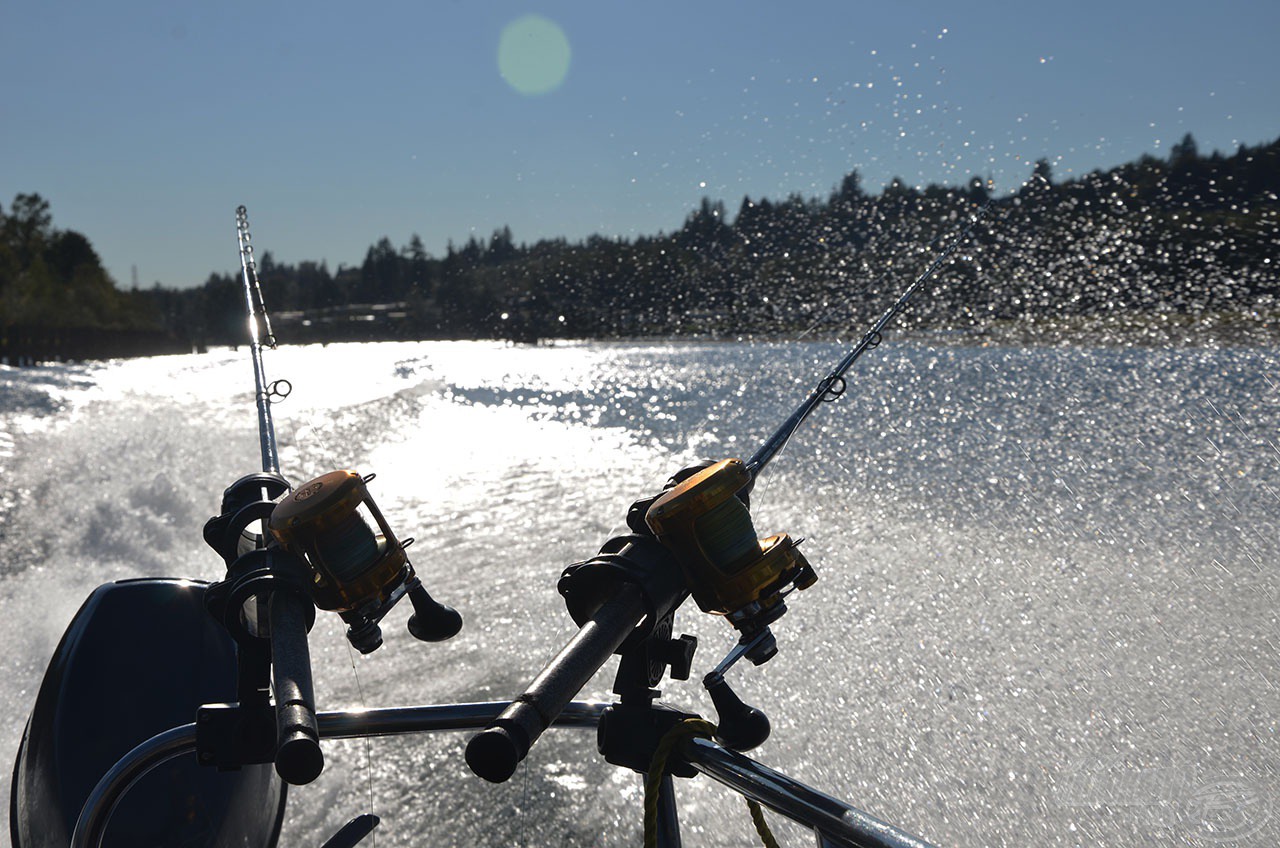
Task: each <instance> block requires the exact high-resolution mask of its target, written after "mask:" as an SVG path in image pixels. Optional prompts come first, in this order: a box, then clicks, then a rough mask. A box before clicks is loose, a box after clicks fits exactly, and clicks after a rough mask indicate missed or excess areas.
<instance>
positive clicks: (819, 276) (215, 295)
mask: <svg viewBox="0 0 1280 848" xmlns="http://www.w3.org/2000/svg"><path fill="white" fill-rule="evenodd" d="M988 203H990V206H989V207H987V211H986V213H985V218H984V219H983V221H982V222H981V223H980V224H979V225H978V226H977V227H976V228H975V230H974V232H973V234H972V235H971V237H970V238H969V239H967V240H966V241H965V242H964V243H963V244H962V245H961V247H960V249H958V250H957V251H956V252H955V253H954V254H953V255H952V256H951V257H950V258H949V259H948V260H947V261H946V262H945V263H944V264H943V266H942V267H941V268H940V269H939V270H938V272H937V274H936V276H935V277H934V279H933V280H932V281H931V282H930V284H929V285H927V286H926V287H925V288H924V289H923V290H922V291H920V292H919V293H918V294H917V295H916V297H915V298H914V299H913V300H912V303H911V307H910V309H909V310H908V311H907V312H906V313H905V314H904V315H902V316H899V317H898V318H896V319H895V320H894V322H893V323H892V324H891V325H890V327H889V330H890V331H892V332H893V333H906V334H909V335H912V336H917V337H921V338H930V339H936V340H938V343H954V342H963V343H966V344H973V343H980V344H1106V345H1111V344H1128V345H1163V346H1169V345H1173V346H1186V345H1215V346H1216V345H1260V344H1269V345H1274V344H1276V343H1277V341H1280V300H1278V299H1277V297H1278V296H1280V268H1278V267H1277V266H1280V139H1278V140H1277V141H1275V142H1272V143H1269V144H1264V145H1259V146H1256V147H1248V146H1242V147H1240V148H1239V149H1238V150H1237V151H1236V152H1235V153H1233V154H1231V155H1229V156H1228V155H1223V154H1221V153H1218V152H1214V153H1213V154H1211V155H1201V154H1200V153H1199V152H1198V150H1197V147H1196V143H1195V140H1194V138H1192V136H1191V135H1189V134H1188V135H1187V136H1185V137H1184V138H1183V140H1182V141H1181V142H1180V143H1178V144H1176V145H1174V146H1173V148H1172V150H1171V152H1170V154H1169V156H1168V157H1167V158H1165V159H1156V158H1154V157H1151V156H1144V157H1142V158H1141V159H1139V160H1137V161H1135V162H1132V163H1129V164H1126V165H1122V166H1119V167H1116V168H1113V169H1111V170H1109V171H1094V172H1092V173H1089V174H1087V175H1084V176H1079V177H1073V178H1072V179H1069V180H1066V181H1062V182H1055V181H1054V175H1053V173H1052V168H1051V165H1050V163H1049V162H1048V160H1043V159H1042V160H1040V161H1039V162H1036V163H1035V164H1034V166H1033V168H1032V174H1031V178H1030V179H1029V180H1028V182H1027V183H1026V184H1025V185H1024V186H1022V187H1021V188H1020V189H1018V190H1017V191H1015V192H1013V193H1011V194H1008V195H1006V196H1001V197H992V195H991V194H990V188H989V185H988V183H987V181H985V180H984V179H982V178H981V177H974V178H973V179H971V180H970V181H969V183H968V184H967V185H965V186H961V187H952V186H939V185H930V186H927V187H923V188H921V187H914V186H908V185H906V184H905V183H903V182H902V181H901V180H897V179H895V180H894V181H892V182H891V183H890V184H889V185H888V186H886V187H885V188H884V190H883V191H882V192H881V193H880V194H878V195H870V194H867V193H866V192H865V191H863V189H862V186H861V180H860V177H859V175H858V174H857V172H856V171H855V172H852V173H850V174H848V175H846V176H845V177H844V178H843V180H842V181H841V183H840V185H839V186H837V187H836V188H835V189H833V190H832V192H831V193H830V195H829V196H827V197H825V198H803V197H801V196H799V195H792V196H790V197H788V198H786V199H783V200H769V199H764V198H760V199H752V198H749V197H746V198H743V199H742V201H741V203H740V204H739V207H738V210H737V213H736V214H735V215H734V216H732V220H730V218H729V215H728V214H727V213H726V210H725V205H724V203H723V202H721V201H712V200H711V199H709V198H704V199H703V200H702V202H701V204H700V206H699V208H698V209H696V210H694V211H693V212H691V213H690V214H689V216H688V217H687V218H686V220H685V222H684V224H683V226H682V227H681V228H680V229H679V230H677V231H675V232H672V233H659V234H658V235H656V236H643V237H637V238H634V239H621V238H606V237H602V236H590V237H588V238H586V239H585V240H582V241H579V242H569V241H567V240H566V239H562V238H561V239H546V240H542V241H538V242H536V243H534V244H525V243H520V244H517V243H516V242H515V240H514V237H513V235H512V233H511V232H510V230H509V229H507V228H505V227H504V228H502V229H499V230H497V231H495V232H494V234H493V235H492V237H491V238H490V239H488V240H481V239H478V238H476V237H472V238H470V239H469V240H468V241H467V242H466V244H464V245H462V246H458V245H455V244H453V243H452V242H450V243H449V245H448V248H447V250H446V253H445V255H444V256H442V257H435V256H432V255H431V254H430V253H428V252H427V251H426V250H425V248H424V247H423V243H422V240H421V238H420V237H418V236H417V235H414V236H413V237H412V238H411V239H410V241H409V242H408V244H406V245H404V246H402V247H399V248H397V247H395V246H394V245H393V244H392V243H391V241H390V239H388V238H385V237H384V238H382V239H380V240H379V241H378V242H377V244H375V245H373V246H371V247H370V248H369V249H368V252H367V253H366V256H365V259H364V261H363V263H361V265H359V266H353V267H347V266H339V268H338V269H337V270H336V271H330V269H329V268H328V266H327V264H326V263H325V262H324V261H319V262H313V261H304V262H300V263H297V264H296V265H288V264H283V263H277V262H276V261H275V260H274V258H273V257H272V255H271V254H270V252H265V253H263V254H261V256H260V258H259V261H258V271H259V276H260V278H261V279H262V281H263V286H264V289H265V294H266V298H267V307H268V309H269V311H270V312H271V315H272V322H273V325H274V328H275V331H276V335H277V337H278V338H279V339H280V340H281V342H282V343H301V344H305V343H313V342H321V343H327V342H341V341H374V340H408V339H506V340H509V341H513V342H519V343H537V342H540V341H541V342H547V341H554V340H556V339H619V340H620V339H649V340H658V339H675V340H688V341H695V340H707V339H778V340H781V339H788V338H789V339H796V338H804V339H812V340H823V339H826V340H830V339H841V340H853V339H856V338H857V336H858V335H860V334H861V333H862V332H864V331H865V329H866V327H868V326H869V325H870V324H871V323H872V322H873V321H874V320H875V319H876V318H877V317H879V316H880V315H881V314H882V313H883V311H884V310H885V309H886V308H887V307H888V306H889V305H890V304H891V303H892V302H893V301H894V300H896V298H897V296H898V294H899V293H900V292H901V291H902V290H903V289H905V288H906V287H907V286H908V285H910V283H911V282H912V280H914V279H915V278H916V277H917V276H918V275H919V274H920V273H921V272H923V270H924V269H925V268H926V267H928V265H929V264H930V262H932V261H933V259H934V258H935V257H936V256H937V255H938V254H939V253H940V252H941V251H942V250H943V248H944V247H945V246H946V245H947V244H948V243H949V242H950V241H951V240H952V239H953V238H954V237H955V235H956V234H957V233H958V232H960V231H961V230H962V229H963V227H964V225H965V223H966V222H967V221H968V220H970V219H971V218H972V216H974V215H975V214H977V213H978V212H979V210H981V209H983V208H984V207H986V206H987V204H988ZM244 309H245V307H244V298H243V286H242V283H241V280H240V277H239V273H238V272H237V273H218V272H215V273H212V274H210V276H209V277H208V279H207V280H206V281H205V282H204V283H203V284H202V285H199V286H195V287H192V288H183V289H177V288H165V287H163V286H161V285H160V284H157V285H156V286H155V287H154V288H151V289H137V288H134V289H131V290H129V291H122V290H120V289H118V288H117V287H116V285H115V282H114V281H113V280H112V279H111V278H110V276H109V275H108V274H107V273H106V271H105V270H104V269H103V267H102V264H101V261H100V260H99V258H98V256H97V254H96V252H95V251H94V250H93V247H92V245H91V243H90V242H89V240H88V238H86V237H85V236H83V235H81V234H80V233H76V232H73V231H68V230H58V229H55V228H54V227H53V219H52V214H51V211H50V208H49V204H48V202H47V201H45V200H44V199H43V198H41V197H40V196H39V195H38V194H19V195H17V197H16V198H15V200H14V201H13V203H12V205H11V206H10V208H9V209H7V210H6V209H4V208H3V207H0V362H3V363H8V364H19V363H24V362H39V361H64V360H78V359H100V358H117V357H123V356H139V355H157V354H164V353H179V352H190V351H192V350H199V349H202V348H204V347H206V346H210V345H234V344H236V343H238V342H241V341H243V340H242V338H241V336H242V334H243V325H244Z"/></svg>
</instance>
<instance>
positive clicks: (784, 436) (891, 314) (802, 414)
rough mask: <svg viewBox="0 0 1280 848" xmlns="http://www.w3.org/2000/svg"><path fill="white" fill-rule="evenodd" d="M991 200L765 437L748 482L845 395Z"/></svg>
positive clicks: (751, 464)
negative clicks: (824, 407) (814, 416)
mask: <svg viewBox="0 0 1280 848" xmlns="http://www.w3.org/2000/svg"><path fill="white" fill-rule="evenodd" d="M991 203H992V201H991V200H990V199H988V200H987V202H986V203H985V204H983V206H982V208H981V209H979V210H978V212H977V214H976V215H974V216H973V218H971V219H970V220H969V223H968V225H967V226H965V228H964V229H963V230H961V231H960V232H959V233H958V234H957V235H956V237H955V238H953V239H952V240H951V242H950V243H949V244H948V245H947V246H946V248H945V249H944V250H943V251H942V252H941V253H939V254H938V255H937V256H936V257H935V258H934V260H933V262H932V263H930V265H929V267H928V268H926V269H925V270H924V273H922V274H921V275H920V276H918V277H916V279H915V281H914V282H912V283H911V285H909V286H907V288H906V289H905V290H904V291H903V292H902V294H901V295H899V296H898V299H897V300H896V301H895V302H894V303H893V305H892V306H890V307H889V308H888V309H886V310H885V311H884V314H883V315H881V316H880V318H879V319H878V320H877V321H876V322H875V323H874V324H872V325H871V328H870V329H869V330H867V332H866V333H864V334H863V336H862V338H861V339H860V340H859V341H858V343H857V344H856V345H854V346H853V348H852V349H851V350H850V351H849V352H848V353H847V354H845V356H844V358H843V359H841V360H840V362H839V363H838V364H837V365H836V367H835V368H834V369H832V371H831V373H830V374H828V375H827V376H825V377H823V378H822V379H821V380H820V381H819V382H818V385H817V386H816V387H815V388H814V390H813V391H812V392H810V393H809V396H808V397H806V398H805V399H804V401H803V402H801V404H800V405H799V406H797V407H796V409H795V412H793V413H791V416H790V417H789V418H787V420H786V421H784V422H783V423H782V425H781V426H780V427H778V429H777V430H775V431H774V432H773V434H772V435H770V436H769V437H768V438H767V439H765V441H764V444H763V445H761V446H760V448H759V449H758V450H757V451H756V452H755V453H754V454H752V455H751V458H750V459H748V460H747V462H746V470H747V474H748V475H749V476H750V478H751V481H750V483H749V484H748V485H754V484H755V480H756V477H758V476H759V475H760V472H761V471H763V470H764V467H765V466H766V465H768V464H769V462H770V461H771V460H772V459H773V458H774V457H775V456H777V455H778V454H779V453H780V452H781V451H782V449H783V448H784V447H786V445H787V442H789V441H790V440H791V437H792V436H793V435H795V432H796V430H798V429H800V425H801V424H803V423H804V420H805V419H806V418H808V417H809V415H810V414H811V413H812V412H813V411H814V410H815V409H817V408H818V404H820V403H824V402H827V401H833V400H836V399H837V398H839V397H840V396H841V395H843V394H844V392H845V388H846V384H845V380H844V375H845V373H846V372H847V371H848V370H849V369H850V368H852V367H853V364H854V363H855V362H857V361H858V358H859V357H860V356H862V354H864V353H866V352H867V351H868V350H871V349H872V348H874V347H877V346H878V345H879V344H880V342H881V340H882V338H883V335H882V334H883V333H884V329H885V327H886V326H888V324H889V322H890V321H892V320H893V319H894V318H896V317H897V316H898V315H901V314H902V312H903V311H904V310H906V308H907V304H908V303H909V302H910V300H911V297H912V295H914V294H915V293H916V292H917V291H918V290H919V289H920V287H921V286H923V285H924V284H925V283H926V282H928V281H929V279H930V278H932V277H933V275H934V274H936V273H937V271H938V269H939V268H941V267H942V263H943V262H945V261H946V260H947V259H948V257H950V256H951V254H952V253H955V251H956V250H957V249H958V248H959V247H960V245H961V244H963V243H964V241H965V240H966V239H967V238H968V237H969V234H970V233H971V232H973V229H974V227H976V226H977V225H978V222H980V221H981V220H982V219H983V217H985V216H986V214H987V210H988V209H990V208H991Z"/></svg>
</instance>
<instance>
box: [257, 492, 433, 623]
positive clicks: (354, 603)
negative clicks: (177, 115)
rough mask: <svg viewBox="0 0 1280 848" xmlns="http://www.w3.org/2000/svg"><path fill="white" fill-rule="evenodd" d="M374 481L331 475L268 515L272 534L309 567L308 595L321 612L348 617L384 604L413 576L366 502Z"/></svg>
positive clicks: (391, 536) (388, 531) (397, 544)
mask: <svg viewBox="0 0 1280 848" xmlns="http://www.w3.org/2000/svg"><path fill="white" fill-rule="evenodd" d="M372 479H373V475H372V474H371V475H369V476H368V477H361V476H360V475H359V474H357V473H356V472H354V471H347V470H343V471H330V472H329V473H328V474H324V475H321V476H320V477H317V478H315V479H314V480H311V481H309V482H307V483H304V484H303V485H301V486H299V487H298V488H297V489H296V490H295V491H294V492H293V493H292V494H291V495H289V496H288V497H286V498H285V499H284V500H283V501H281V502H280V503H279V504H277V505H276V508H275V509H274V510H273V511H272V513H271V519H270V521H269V522H268V525H267V526H268V528H269V529H270V530H271V534H272V535H273V536H275V538H276V539H277V540H278V541H279V542H280V544H282V545H284V546H285V547H286V548H288V549H289V550H290V551H292V552H293V553H295V554H297V555H298V556H300V557H302V558H303V559H304V560H305V561H306V563H307V564H308V565H309V566H310V567H311V570H312V572H313V578H312V586H311V594H312V597H313V598H314V600H315V604H316V606H317V607H319V608H320V609H324V610H333V611H335V612H347V611H350V610H355V609H358V608H360V607H363V606H365V605H366V604H369V603H370V602H379V603H380V602H385V601H386V600H387V599H388V598H389V597H390V595H391V593H392V592H393V591H394V590H395V589H396V588H397V587H398V586H399V585H401V584H402V583H404V581H405V580H406V579H408V577H410V576H411V572H410V568H409V564H408V563H409V560H408V557H407V556H406V555H405V552H404V549H405V545H403V544H401V543H400V542H399V541H398V540H397V539H396V537H395V534H394V533H393V532H392V531H391V528H390V527H389V526H388V525H387V522H386V519H384V518H383V517H382V512H381V511H380V510H379V509H378V507H377V504H375V503H374V502H373V499H372V498H371V497H370V496H369V490H368V488H367V487H366V485H365V484H366V483H367V482H368V481H369V480H372ZM365 513H367V514H368V516H369V517H371V518H372V519H373V522H374V524H375V525H376V526H377V528H378V530H380V531H381V532H380V533H376V532H375V531H374V529H373V528H372V527H370V526H369V522H368V521H367V520H366V518H365Z"/></svg>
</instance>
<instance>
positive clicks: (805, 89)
mask: <svg viewBox="0 0 1280 848" xmlns="http://www.w3.org/2000/svg"><path fill="white" fill-rule="evenodd" d="M531 13H536V14H538V15H540V16H542V24H544V26H543V27H542V28H541V29H537V28H535V34H532V35H531V34H529V33H526V34H525V38H524V41H523V42H521V41H520V39H518V38H517V39H516V42H515V43H517V45H520V44H523V47H524V49H525V50H526V53H520V54H514V55H513V56H506V57H505V59H504V61H507V64H506V65H505V66H504V67H505V69H506V77H504V74H503V71H502V70H500V62H499V45H500V43H501V42H502V35H503V31H504V28H505V27H507V26H508V25H509V24H511V23H512V22H513V21H516V20H517V19H520V18H521V17H522V16H525V15H528V14H531ZM3 21H4V25H3V28H2V29H0V203H2V204H4V206H5V208H6V209H7V208H8V205H9V203H11V202H12V199H13V196H14V195H15V194H17V193H18V192H38V193H40V194H42V195H43V196H45V197H46V198H47V199H48V200H49V201H50V202H51V204H52V209H53V215H54V224H55V225H56V226H58V227H61V228H64V229H74V230H78V231H80V232H81V233H83V234H84V235H86V236H87V237H88V238H89V239H90V241H92V243H93V244H94V246H95V247H96V248H97V250H98V252H99V253H100V254H101V256H102V258H103V261H104V263H105V264H106V265H107V267H108V269H109V270H110V271H111V272H112V274H113V276H114V277H115V279H116V281H117V282H118V283H119V284H120V285H121V286H124V287H128V286H129V285H130V283H131V281H132V270H131V269H132V267H133V266H135V265H136V266H137V269H138V277H139V282H140V284H141V285H143V286H144V287H145V286H150V285H151V284H152V283H153V282H155V281H160V282H161V283H162V284H164V285H166V286H186V285H193V284H197V283H200V282H203V281H204V279H205V278H206V277H207V276H208V274H209V273H210V272H211V271H215V270H216V271H230V270H234V269H235V268H236V267H237V257H236V249H235V219H234V210H235V207H236V206H237V205H238V204H241V203H243V204H245V205H247V206H248V208H249V214H250V221H251V223H252V225H253V230H254V237H255V243H256V245H257V247H258V250H259V252H260V253H261V251H263V250H270V251H272V252H273V253H274V254H275V256H276V257H277V259H279V260H281V261H285V262H297V261H300V260H304V259H315V260H319V259H325V260H327V261H328V263H329V265H330V267H331V268H335V269H336V267H337V266H338V265H340V264H348V265H353V264H359V263H360V262H361V260H362V259H363V256H364V252H365V250H366V249H367V248H368V247H369V246H370V245H371V244H373V243H374V242H375V241H377V240H378V239H379V238H380V237H382V236H388V237H390V238H391V240H392V242H393V243H394V244H396V245H397V246H401V245H404V244H405V243H406V242H408V240H409V238H410V236H411V235H413V234H414V233H417V234H419V235H420V236H421V237H422V239H423V241H424V242H425V244H426V245H427V248H428V249H429V250H431V251H432V252H434V253H436V254H439V253H441V252H443V250H444V246H445V244H446V241H447V240H448V239H452V240H453V241H455V242H463V241H465V240H466V239H467V238H468V237H469V236H470V235H472V234H477V235H479V236H481V237H484V238H487V237H488V236H489V235H490V234H491V233H492V232H493V231H494V230H495V229H497V228H499V227H501V226H503V225H509V226H510V227H511V229H512V231H513V233H514V236H515V239H516V241H517V242H521V241H529V242H532V241H534V240H536V239H538V238H542V237H549V236H559V235H563V236H567V237H569V238H570V239H578V238H582V237H584V236H586V235H589V234H591V233H602V234H607V235H625V236H635V235H642V234H654V233H657V232H658V231H663V230H665V231H670V230H672V229H675V228H676V227H678V226H680V224H681V222H682V221H683V219H684V217H685V216H686V214H687V213H688V212H689V211H690V210H692V209H693V208H695V207H696V205H697V204H698V201H699V199H700V198H701V197H703V196H708V197H711V198H712V199H722V200H724V201H725V203H726V206H727V207H728V208H729V210H730V212H733V211H735V210H736V209H737V207H738V204H739V203H740V202H741V200H742V197H743V196H744V195H750V196H751V197H753V198H759V197H762V196H764V197H770V198H781V197H785V196H787V195H789V194H792V193H797V192H798V193H800V194H802V195H805V196H813V195H822V196H825V195H826V194H827V193H828V192H829V191H830V190H831V189H832V188H833V187H834V186H835V185H836V184H837V183H838V182H839V181H840V179H841V177H842V176H843V175H844V174H845V173H847V172H849V171H851V170H853V169H855V168H856V169H857V170H858V171H859V172H861V174H862V175H863V178H864V185H865V186H866V187H867V188H868V189H869V190H872V191H878V190H879V188H880V187H881V186H882V185H883V184H884V183H885V182H887V181H888V180H889V179H890V178H891V177H893V176H895V175H896V176H901V177H902V178H903V179H905V180H907V181H908V182H911V183H914V184H919V185H923V184H926V183H929V182H942V183H961V182H964V181H966V180H967V179H968V177H969V176H971V175H974V174H980V175H983V176H990V177H992V178H994V179H995V180H996V183H997V188H998V189H1002V190H1003V189H1011V188H1013V187H1016V185H1017V184H1018V183H1019V182H1021V181H1022V180H1023V179H1025V178H1026V176H1027V174H1028V173H1029V171H1030V163H1031V162H1033V161H1034V160H1035V159H1038V158H1040V157H1047V158H1049V159H1050V160H1051V161H1052V162H1053V163H1054V166H1055V173H1056V174H1057V176H1059V177H1066V176H1069V175H1070V174H1072V173H1080V172H1084V171H1089V170H1091V169H1094V168H1106V167H1110V166H1113V165H1117V164H1120V163H1123V162H1126V161H1129V160H1132V159H1134V158H1136V157H1137V156H1139V155H1141V154H1143V153H1148V152H1149V153H1153V154H1156V155H1164V154H1165V153H1167V151H1168V148H1169V146H1170V145H1171V144H1172V143H1174V142H1176V141H1177V140H1179V139H1180V138H1181V137H1182V136H1183V134H1184V133H1187V132H1191V133H1193V134H1194V135H1195V137H1196V139H1197V140H1198V142H1199V143H1200V149H1201V151H1202V152H1209V151H1211V150H1213V149H1218V150H1222V151H1223V152H1231V151H1233V150H1234V149H1235V148H1236V147H1237V146H1238V145H1239V144H1241V143H1245V144H1256V143H1260V142H1266V141H1271V140H1274V139H1275V138H1276V137H1277V136H1280V49H1277V47H1276V38H1277V36H1278V35H1280V2H1275V0H1249V1H1248V2H1242V0H1219V2H1215V3H1200V2H1197V3H1190V2H1181V1H1180V0H1178V1H1175V2H1159V3H1156V2H1147V0H1111V2H1106V3H1101V2H1093V0H1088V1H1087V2H1074V3H1053V4H1048V3H1038V2H1035V0H1032V2H1021V3H1013V2H1008V3H1004V2H1001V3H995V2H989V3H968V4H966V3H956V2H925V1H924V0H920V1H919V2H909V3H908V2H892V1H891V0H880V2H876V3H862V2H835V0H827V2H803V0H796V2H788V3H782V2H777V0H770V2H754V0H735V2H721V0H706V2H681V3H663V2H656V3H621V2H617V0H594V2H582V3H566V2H545V3H534V4H529V3H510V2H505V0H494V2H483V3H481V2H476V3H468V2H461V0H440V2H424V0H411V2H400V0H371V2H369V3H354V2H351V0H346V2H341V3H336V2H331V0H313V1H312V2H308V3H288V2H267V3H263V2H243V0H218V1H217V2H212V0H202V1H201V2H192V1H191V0H165V2H133V0H121V2H118V3H78V2H75V3H73V2H67V0H42V2H30V3H21V2H18V0H7V2H6V3H5V6H4V15H3ZM548 21H549V22H551V23H552V24H554V25H555V26H556V27H559V30H560V32H562V33H563V40H562V41H556V39H554V38H552V39H549V40H542V39H540V38H539V37H537V36H536V32H539V31H541V32H546V31H548V30H549V31H551V32H552V33H554V32H555V29H554V28H550V27H548V26H545V24H546V22H548ZM565 43H567V50H568V66H567V67H568V69H567V73H566V74H565V75H564V78H563V80H562V81H561V82H560V83H559V84H558V85H556V84H555V82H556V77H557V73H556V71H557V70H558V68H559V67H563V62H562V61H561V64H560V65H559V66H557V62H556V60H557V59H560V60H563V58H564V56H563V55H562V53H563V51H564V50H565ZM530 51H531V52H530ZM539 51H541V52H539ZM530 55H532V57H533V58H532V59H530V58H529V56H530ZM540 56H541V58H543V59H545V60H546V62H547V63H549V64H548V65H547V68H549V70H548V69H547V68H542V66H539V65H537V64H536V62H537V61H538V59H539V57H540ZM522 61H525V62H526V64H521V62H522ZM528 61H533V62H534V63H535V64H534V65H533V66H532V70H529V68H530V67H531V66H530V65H528V64H527V62H528ZM513 68H514V69H513ZM540 69H541V71H542V72H543V76H542V77H538V76H537V74H538V72H539V71H540ZM526 73H528V74H532V75H533V80H532V83H530V81H529V80H528V79H523V78H520V75H521V74H526ZM531 86H532V87H533V88H535V89H537V88H548V87H550V90H549V91H545V92H543V93H527V91H522V90H520V89H522V88H523V89H526V90H527V89H529V88H530V87H531Z"/></svg>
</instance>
